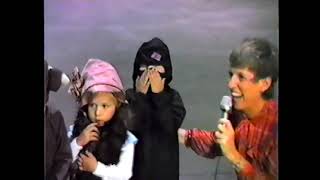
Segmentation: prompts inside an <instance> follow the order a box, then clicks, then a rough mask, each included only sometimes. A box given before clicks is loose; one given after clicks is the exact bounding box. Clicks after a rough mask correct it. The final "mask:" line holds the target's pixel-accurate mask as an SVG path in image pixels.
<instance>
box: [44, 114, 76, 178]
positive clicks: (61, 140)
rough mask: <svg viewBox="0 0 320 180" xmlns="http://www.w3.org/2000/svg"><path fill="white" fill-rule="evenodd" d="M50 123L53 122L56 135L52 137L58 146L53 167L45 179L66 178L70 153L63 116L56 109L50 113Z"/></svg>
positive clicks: (70, 158)
mask: <svg viewBox="0 0 320 180" xmlns="http://www.w3.org/2000/svg"><path fill="white" fill-rule="evenodd" d="M51 123H53V127H55V128H54V130H55V134H56V137H54V138H55V139H56V141H57V146H58V147H57V151H56V153H55V156H54V158H53V168H52V171H51V174H48V175H47V180H66V179H67V177H68V171H69V167H70V165H71V162H72V154H71V148H70V145H69V140H68V136H67V130H66V126H65V123H64V118H63V116H62V114H61V112H60V111H56V112H55V113H54V114H53V115H52V119H51ZM47 143H50V142H47Z"/></svg>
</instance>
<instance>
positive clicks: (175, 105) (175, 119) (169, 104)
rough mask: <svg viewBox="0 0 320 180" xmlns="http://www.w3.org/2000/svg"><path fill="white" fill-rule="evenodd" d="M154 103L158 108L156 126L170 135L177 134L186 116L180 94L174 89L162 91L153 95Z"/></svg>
mask: <svg viewBox="0 0 320 180" xmlns="http://www.w3.org/2000/svg"><path fill="white" fill-rule="evenodd" d="M152 102H153V104H154V105H155V108H156V111H155V113H156V115H155V116H154V117H155V118H156V119H155V120H156V121H153V123H154V125H155V126H158V127H159V128H163V130H164V131H167V132H169V133H177V130H178V128H179V127H180V126H181V124H182V122H183V120H184V117H185V115H186V109H185V107H184V104H183V101H182V99H181V97H180V94H179V93H178V92H177V91H175V90H173V89H171V90H170V91H162V92H160V93H157V94H153V96H152Z"/></svg>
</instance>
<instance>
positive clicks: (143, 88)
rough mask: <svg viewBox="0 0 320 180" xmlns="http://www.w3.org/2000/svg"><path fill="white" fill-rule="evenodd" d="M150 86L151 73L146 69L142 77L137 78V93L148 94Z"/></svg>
mask: <svg viewBox="0 0 320 180" xmlns="http://www.w3.org/2000/svg"><path fill="white" fill-rule="evenodd" d="M149 86H150V80H149V71H148V70H147V69H146V70H145V71H144V72H143V73H142V75H141V77H139V76H138V77H137V79H136V91H137V92H141V93H143V94H147V91H148V89H149Z"/></svg>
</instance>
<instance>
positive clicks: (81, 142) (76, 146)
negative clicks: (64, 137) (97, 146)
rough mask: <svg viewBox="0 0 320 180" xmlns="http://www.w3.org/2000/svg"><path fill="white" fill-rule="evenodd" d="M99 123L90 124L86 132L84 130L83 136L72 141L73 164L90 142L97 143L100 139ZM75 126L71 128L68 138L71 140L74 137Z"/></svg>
mask: <svg viewBox="0 0 320 180" xmlns="http://www.w3.org/2000/svg"><path fill="white" fill-rule="evenodd" d="M96 125H97V123H91V124H89V125H88V126H87V127H86V128H85V129H84V130H82V132H81V134H80V135H79V136H78V137H76V138H74V139H72V141H71V143H70V147H71V152H72V162H73V161H75V160H76V158H77V156H78V154H79V152H80V150H81V149H82V148H83V146H85V145H86V144H88V143H89V142H90V141H97V140H98V138H99V135H98V132H99V131H98V129H97V127H96ZM73 128H74V125H71V126H70V127H69V132H68V136H69V138H70V137H71V136H72V132H73Z"/></svg>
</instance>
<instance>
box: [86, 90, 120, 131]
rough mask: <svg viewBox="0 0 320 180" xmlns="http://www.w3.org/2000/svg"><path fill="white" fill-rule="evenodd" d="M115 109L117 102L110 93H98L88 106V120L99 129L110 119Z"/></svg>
mask: <svg viewBox="0 0 320 180" xmlns="http://www.w3.org/2000/svg"><path fill="white" fill-rule="evenodd" d="M116 108H117V100H116V98H115V97H114V96H113V95H112V94H111V93H104V92H103V93H98V94H96V95H95V96H94V98H93V99H92V101H91V103H89V104H88V112H89V118H90V120H91V121H92V122H96V123H98V126H100V127H101V126H103V125H105V123H107V122H108V121H110V120H111V119H112V117H113V115H114V113H115V112H116Z"/></svg>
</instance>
